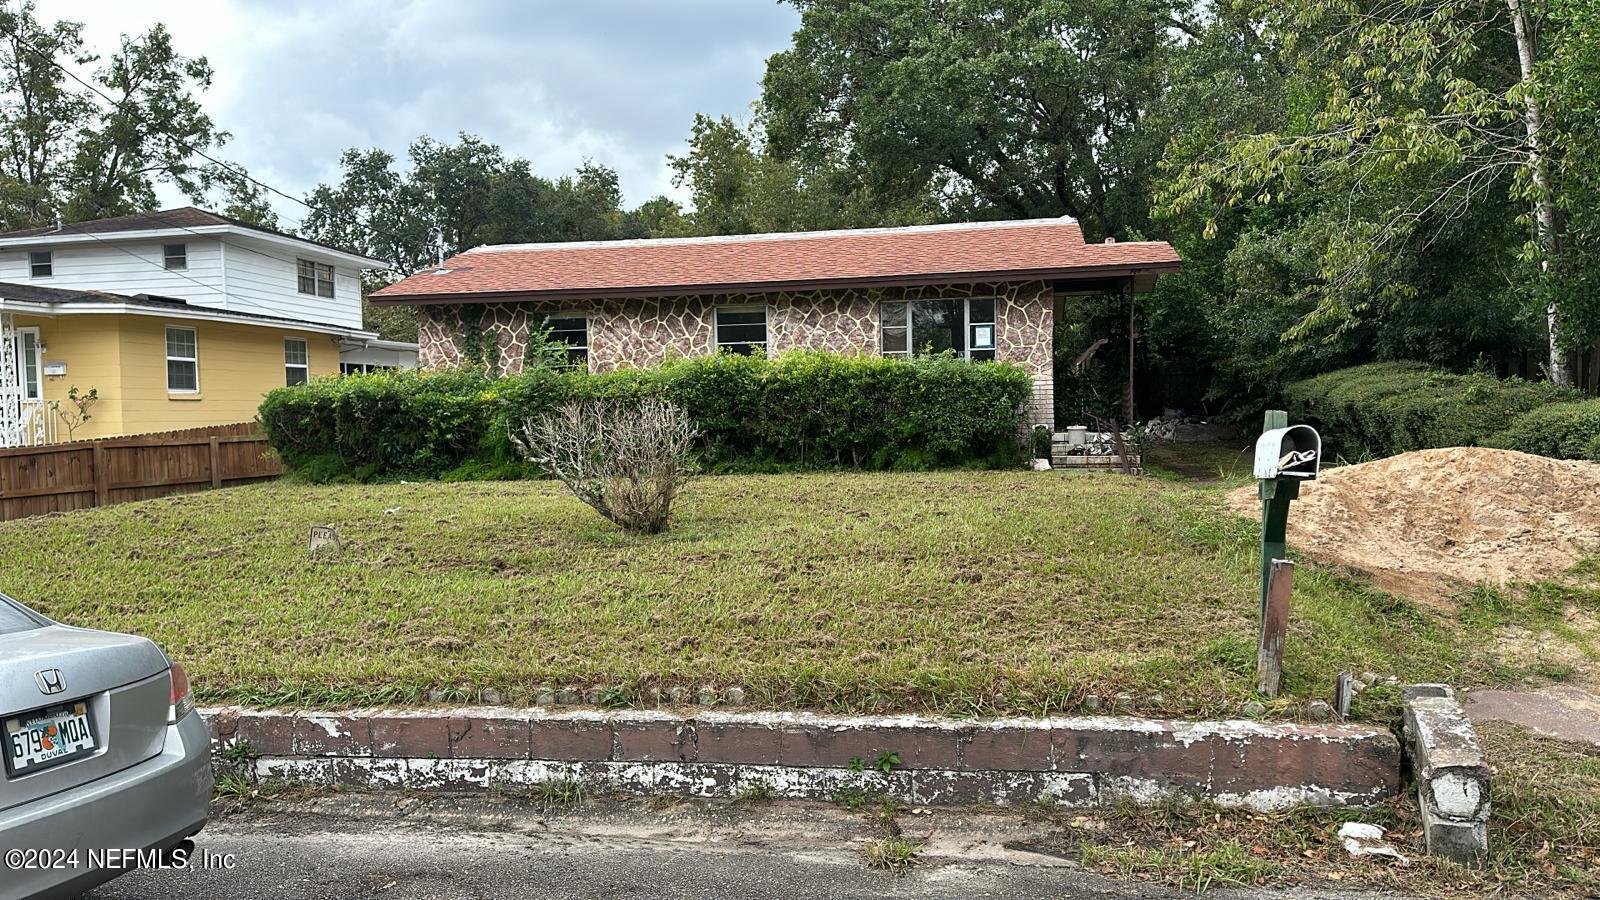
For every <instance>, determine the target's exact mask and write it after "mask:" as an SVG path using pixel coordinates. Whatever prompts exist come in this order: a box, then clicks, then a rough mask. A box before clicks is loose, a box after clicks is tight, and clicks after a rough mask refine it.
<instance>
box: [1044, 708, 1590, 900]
mask: <svg viewBox="0 0 1600 900" xmlns="http://www.w3.org/2000/svg"><path fill="white" fill-rule="evenodd" d="M1478 734H1479V737H1480V739H1481V740H1482V741H1483V745H1484V750H1485V752H1486V753H1487V754H1488V758H1489V761H1490V763H1491V764H1492V765H1493V766H1494V768H1495V774H1494V779H1493V781H1492V782H1491V791H1492V795H1491V798H1490V799H1491V803H1492V807H1491V812H1490V817H1489V848H1490V858H1489V860H1488V863H1487V865H1485V866H1484V867H1482V868H1476V869H1473V868H1464V867H1461V866H1456V865H1453V864H1451V863H1447V862H1443V861H1439V860H1435V859H1432V858H1430V857H1428V856H1427V855H1426V847H1425V846H1424V840H1423V833H1422V823H1421V821H1420V819H1419V817H1418V813H1417V808H1416V803H1415V795H1414V793H1413V792H1412V791H1410V790H1407V791H1405V792H1403V793H1402V796H1400V797H1398V798H1395V799H1394V800H1393V801H1391V802H1389V803H1388V804H1385V805H1383V806H1377V807H1372V808H1368V809H1330V810H1318V809H1296V810H1290V811H1286V812H1277V813H1262V812H1251V811H1248V810H1239V809H1224V808H1222V807H1218V806H1215V805H1212V804H1209V803H1193V804H1184V803H1169V804H1164V805H1160V806H1156V807H1138V806H1134V805H1133V804H1130V803H1124V804H1120V805H1117V806H1114V807H1109V808H1105V809H1096V810H1088V811H1080V812H1078V813H1060V812H1055V813H1051V816H1052V817H1053V818H1054V819H1055V820H1056V821H1057V822H1058V824H1059V825H1060V831H1059V834H1058V836H1057V838H1056V841H1057V844H1056V845H1055V846H1054V847H1049V848H1046V849H1055V850H1057V851H1058V852H1066V853H1073V852H1076V854H1077V855H1078V857H1079V859H1080V860H1081V861H1082V863H1083V865H1084V867H1085V868H1088V869H1091V870H1094V871H1097V872H1101V873H1103V874H1108V875H1117V876H1120V877H1124V878H1132V879H1139V880H1144V881H1160V882H1164V883H1167V884H1172V885H1176V886H1180V887H1184V888H1187V889H1190V890H1194V891H1196V892H1203V891H1205V890H1207V889H1210V888H1215V887H1222V886H1229V885H1235V886H1236V885H1250V884H1288V883H1318V882H1323V883H1326V882H1341V881H1347V882H1350V883H1359V884H1361V885H1362V886H1367V887H1378V888H1384V889H1388V890H1392V891H1394V892H1397V893H1400V894H1403V895H1405V896H1448V897H1458V896H1484V895H1487V894H1497V895H1503V896H1518V897H1521V896H1547V895H1552V894H1558V893H1567V894H1573V895H1577V896H1590V895H1594V894H1596V893H1597V892H1600V748H1596V747H1590V746H1586V745H1577V744H1570V743H1563V742H1561V741H1556V740H1551V739H1549V738H1544V737H1540V736H1538V735H1535V734H1533V733H1531V732H1529V731H1527V730H1526V729H1523V728H1520V727H1517V726H1514V725H1509V724H1506V723H1503V722H1487V723H1480V724H1479V726H1478ZM1347 821H1361V822H1369V823H1372V824H1374V825H1378V826H1380V827H1382V828H1383V829H1384V836H1385V838H1386V840H1388V841H1389V843H1390V844H1392V845H1393V846H1394V847H1395V849H1397V850H1399V851H1400V852H1401V853H1404V854H1405V855H1407V856H1408V857H1410V859H1411V865H1409V866H1398V865H1396V864H1395V863H1393V862H1390V861H1388V860H1385V859H1382V858H1375V857H1365V858H1354V857H1351V856H1350V855H1349V854H1348V853H1346V852H1345V851H1344V850H1343V848H1342V847H1341V845H1340V841H1339V838H1338V831H1339V826H1340V825H1342V824H1343V823H1345V822H1347Z"/></svg>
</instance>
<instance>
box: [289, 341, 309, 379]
mask: <svg viewBox="0 0 1600 900" xmlns="http://www.w3.org/2000/svg"><path fill="white" fill-rule="evenodd" d="M309 380H311V355H310V350H309V349H308V348H307V347H306V341H305V338H284V339H283V383H284V384H287V385H290V386H291V387H292V386H294V385H297V384H305V383H306V382H307V381H309Z"/></svg>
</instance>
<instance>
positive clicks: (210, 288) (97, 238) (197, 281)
mask: <svg viewBox="0 0 1600 900" xmlns="http://www.w3.org/2000/svg"><path fill="white" fill-rule="evenodd" d="M61 227H62V229H63V230H65V229H71V230H72V231H73V232H74V233H76V234H81V235H83V236H84V237H86V238H89V239H91V240H93V241H95V242H97V243H101V244H105V245H106V246H108V247H110V248H111V249H113V250H116V251H118V252H119V253H125V254H127V255H128V256H131V257H133V258H134V259H137V260H138V261H140V262H142V263H145V264H146V265H149V266H152V267H154V268H157V269H160V270H161V271H163V272H166V273H167V274H168V275H176V276H178V277H179V278H182V279H184V280H185V281H188V282H191V283H193V284H197V285H199V286H200V287H202V288H205V289H206V290H207V291H208V292H211V293H218V294H222V296H223V297H224V298H225V299H226V300H238V301H239V302H240V303H242V304H244V305H245V306H250V307H254V308H255V309H258V310H261V311H262V312H263V313H265V314H269V315H272V316H273V317H274V318H279V319H284V320H286V321H293V320H292V319H291V318H290V317H289V316H285V315H282V314H281V313H282V311H281V310H275V309H273V308H272V307H269V306H262V305H261V304H259V303H255V302H252V301H250V300H246V299H245V298H243V297H237V296H234V295H231V294H228V293H225V292H223V291H220V290H218V289H217V286H216V285H213V284H206V283H205V282H203V281H201V280H200V279H198V278H195V277H193V276H191V275H190V274H189V273H188V272H185V271H183V270H182V269H169V268H167V267H166V265H165V264H163V263H157V262H156V261H155V260H153V259H146V258H144V257H143V256H140V255H139V254H137V253H135V252H133V251H132V250H129V249H128V248H126V247H123V246H122V245H120V244H118V243H116V242H115V241H110V240H107V239H105V238H102V237H100V236H99V235H97V234H94V233H93V232H90V231H85V230H84V229H82V228H78V227H77V226H75V225H63V226H61ZM174 227H179V228H181V227H182V226H174ZM184 230H185V231H188V230H189V229H184ZM191 233H193V234H197V235H199V236H200V237H209V235H202V234H200V233H199V232H191ZM245 249H247V250H248V249H249V248H248V247H247V248H245ZM262 255H263V256H264V255H266V254H262ZM202 308H206V309H216V307H202ZM223 311H224V312H226V311H227V310H226V309H224V310H223Z"/></svg>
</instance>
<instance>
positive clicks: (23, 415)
mask: <svg viewBox="0 0 1600 900" xmlns="http://www.w3.org/2000/svg"><path fill="white" fill-rule="evenodd" d="M19 355H20V351H19V348H18V346H17V328H16V323H15V322H14V321H13V320H12V317H11V314H10V313H0V447H37V446H39V445H41V444H53V443H55V442H56V433H57V430H56V425H57V422H58V420H59V419H60V417H59V416H57V415H56V412H55V410H53V409H51V408H50V404H49V403H48V402H47V401H45V400H44V399H42V398H32V399H30V398H28V397H26V396H24V394H26V393H27V392H26V391H24V390H23V387H22V383H23V372H24V370H25V366H23V365H22V361H21V360H20V359H18V356H19Z"/></svg>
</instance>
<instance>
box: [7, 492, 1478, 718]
mask: <svg viewBox="0 0 1600 900" xmlns="http://www.w3.org/2000/svg"><path fill="white" fill-rule="evenodd" d="M313 524H332V525H334V526H336V527H337V528H338V531H339V534H340V536H341V537H342V538H343V539H344V541H345V547H344V549H343V550H342V551H340V552H337V553H322V554H318V555H312V554H310V553H308V552H307V549H306V535H307V530H308V528H309V527H310V526H311V525H313ZM1255 541H1256V536H1255V530H1254V526H1253V525H1252V524H1250V523H1248V522H1246V521H1245V520H1243V519H1240V518H1237V517H1234V516H1232V515H1230V514H1228V513H1226V512H1224V511H1223V509H1222V503H1221V499H1220V494H1219V493H1217V492H1215V491H1202V490H1196V489H1194V488H1192V487H1189V486H1186V485H1183V484H1177V483H1172V482H1162V481H1159V480H1156V479H1149V478H1146V479H1126V478H1120V477H1114V476H1102V477H1072V476H1063V475H1061V474H1059V473H1048V474H1035V473H1030V472H946V473H938V474H848V473H846V474H839V473H828V474H803V475H768V476H749V477H731V476H730V477H716V478H706V479H703V480H700V481H697V482H695V483H694V484H693V485H692V487H691V488H690V490H689V492H688V493H687V495H686V496H685V497H684V498H683V500H682V501H681V504H680V507H679V513H678V521H677V524H676V526H675V527H674V529H673V530H672V531H671V532H670V533H668V534H664V535H660V536H656V537H628V536H625V535H622V534H620V533H619V532H617V531H616V530H615V529H613V528H612V527H611V526H610V525H609V524H607V523H606V522H604V521H602V520H601V519H599V518H598V517H597V516H595V515H594V514H593V513H592V512H591V511H590V510H589V509H588V508H587V507H584V506H582V505H581V504H579V503H578V502H577V501H576V500H574V499H572V498H571V497H570V496H568V495H567V494H566V493H564V491H563V490H562V489H561V488H560V487H559V486H558V485H556V484H552V483H537V482H522V483H473V484H439V483H429V484H394V485H382V486H324V487H313V486H306V485H299V484H291V483H277V484H263V485H254V486H250V487H241V488H232V489H228V490H222V491H210V492H206V493H201V494H193V495H187V496H180V497H170V498H166V499H162V500H154V501H147V502H143V503H133V504H126V505H122V506H113V507H108V508H104V509H99V510H90V511H85V512H80V513H72V514H69V515H62V516H54V517H47V518H38V519H28V520H21V521H14V522H7V523H4V524H0V587H3V589H4V590H6V591H8V592H10V593H12V594H14V595H15V596H17V597H19V598H20V599H22V600H24V601H26V602H29V603H31V604H33V605H35V606H37V607H38V608H39V609H40V610H42V611H44V612H46V613H48V614H50V615H52V616H55V617H57V618H59V619H61V620H64V621H66V622H69V623H72V624H77V625H85V626H92V627H96V628H109V629H116V630H123V631H132V632H136V633H140V634H145V635H148V636H150V637H152V638H154V639H156V640H158V641H159V642H161V643H162V645H163V646H165V647H166V648H167V649H168V651H169V652H171V653H172V655H173V656H174V657H175V658H177V659H179V660H180V661H182V662H184V663H185V664H186V665H187V666H188V667H189V670H190V672H191V673H192V675H193V677H194V679H195V682H196V686H197V689H198V692H199V694H200V696H201V698H202V699H203V700H204V701H207V702H238V703H249V704H300V705H320V706H332V705H347V704H366V703H378V702H407V701H422V700H426V699H428V698H429V697H430V695H432V696H433V697H434V698H435V699H449V700H476V699H479V698H481V695H482V692H483V691H485V690H493V691H494V692H497V693H499V695H500V696H501V698H503V699H504V701H505V702H515V703H526V702H531V701H532V700H533V699H534V698H535V697H536V696H537V695H538V693H539V692H540V690H541V688H546V687H548V688H558V689H559V688H567V687H572V688H577V689H579V690H590V689H596V688H598V689H600V690H601V691H602V692H603V697H604V699H605V701H606V702H609V703H617V704H622V703H628V702H639V701H640V700H641V699H643V698H647V697H649V696H650V695H651V693H652V692H653V691H654V690H660V689H667V688H671V687H674V686H677V687H682V688H684V689H686V691H687V693H688V696H689V697H690V698H693V697H694V696H695V695H696V693H697V692H698V691H699V690H700V689H701V688H702V687H705V686H711V687H712V688H715V689H718V690H720V689H723V688H726V687H728V686H731V685H739V686H742V687H743V688H744V690H745V694H746V698H747V699H746V702H747V703H748V704H751V705H761V706H788V707H794V706H800V707H812V708H821V709H850V710H870V709H937V710H943V711H948V712H956V713H969V712H990V711H997V710H1007V711H1018V712H1028V713H1042V712H1061V711H1068V712H1080V711H1083V709H1084V708H1085V707H1084V706H1083V702H1084V699H1085V697H1086V696H1087V695H1090V694H1094V695H1098V696H1100V697H1102V698H1105V701H1106V702H1107V703H1108V704H1109V703H1110V702H1111V701H1112V699H1113V698H1114V697H1115V696H1116V695H1118V694H1120V693H1127V694H1130V695H1131V696H1132V700H1131V702H1129V701H1128V700H1127V699H1126V698H1125V699H1124V701H1123V702H1122V704H1121V708H1123V709H1130V708H1131V709H1135V710H1137V711H1139V712H1145V713H1172V714H1189V715H1196V714H1201V715H1220V714H1237V712H1238V710H1239V707H1240V706H1241V705H1242V704H1243V703H1245V702H1246V701H1248V700H1250V699H1251V698H1252V697H1253V695H1254V691H1253V673H1254V666H1255V612H1256V587H1255V581H1254V579H1255V573H1256V561H1255V558H1254V551H1255ZM1462 634H1463V632H1462V631H1461V630H1460V629H1459V628H1457V627H1455V626H1452V625H1448V624H1443V623H1442V622H1439V621H1436V620H1435V619H1434V618H1433V617H1431V616H1430V615H1428V614H1426V613H1423V612H1421V611H1419V610H1418V609H1417V608H1415V607H1413V606H1412V605H1411V604H1409V603H1407V602H1405V601H1401V600H1398V599H1396V598H1393V597H1391V596H1388V595H1386V594H1382V593H1378V592H1375V591H1372V590H1370V589H1367V588H1365V587H1363V586H1360V585H1357V584H1354V583H1352V582H1349V581H1345V580H1342V579H1339V578H1336V577H1333V576H1331V575H1328V574H1324V573H1320V572H1317V571H1315V570H1314V569H1312V568H1311V567H1310V566H1305V567H1302V570H1301V571H1300V572H1299V573H1297V576H1296V583H1295V608H1294V618H1293V620H1292V622H1291V626H1290V638H1289V643H1288V649H1287V673H1286V690H1287V691H1288V692H1289V694H1290V695H1291V696H1290V697H1288V698H1286V701H1285V704H1284V706H1285V709H1284V710H1281V711H1280V712H1287V713H1291V714H1292V710H1289V709H1287V701H1288V700H1294V701H1304V700H1306V699H1308V698H1313V697H1323V696H1326V695H1327V694H1328V693H1329V692H1330V688H1331V685H1332V683H1333V679H1334V676H1335V674H1336V673H1338V672H1339V671H1341V670H1351V671H1355V672H1366V671H1370V672H1377V673H1380V674H1382V675H1396V676H1399V678H1400V679H1401V680H1402V681H1417V680H1446V681H1459V680H1460V672H1461V669H1462V668H1463V667H1476V666H1477V665H1478V664H1479V663H1478V655H1477V654H1476V652H1475V651H1469V650H1465V649H1462V646H1463V645H1462ZM1363 696H1364V699H1363V700H1362V701H1360V702H1359V703H1358V710H1357V712H1358V714H1362V713H1364V714H1365V715H1367V716H1369V717H1370V716H1374V715H1387V714H1388V713H1389V712H1390V703H1391V702H1392V700H1393V698H1394V692H1393V690H1392V689H1389V688H1379V689H1376V690H1374V691H1369V692H1368V693H1367V694H1366V695H1363ZM1363 707H1364V708H1363Z"/></svg>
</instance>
